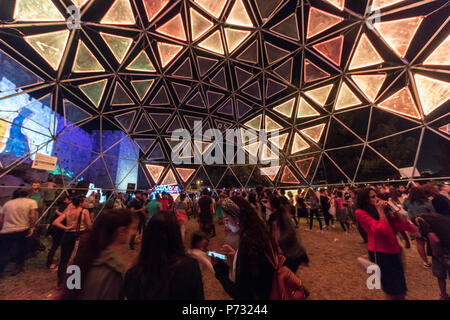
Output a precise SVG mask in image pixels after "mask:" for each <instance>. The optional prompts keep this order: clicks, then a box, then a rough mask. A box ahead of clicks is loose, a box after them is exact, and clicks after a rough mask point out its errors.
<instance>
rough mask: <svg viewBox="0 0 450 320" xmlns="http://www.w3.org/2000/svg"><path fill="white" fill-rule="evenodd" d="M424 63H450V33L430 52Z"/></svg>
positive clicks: (444, 64)
mask: <svg viewBox="0 0 450 320" xmlns="http://www.w3.org/2000/svg"><path fill="white" fill-rule="evenodd" d="M423 64H428V65H430V64H431V65H441V66H448V65H450V35H448V36H447V38H446V39H445V40H444V41H443V42H442V43H441V44H440V45H439V47H437V48H436V49H435V50H434V51H433V53H432V54H430V56H429V57H428V58H427V60H425V62H424V63H423Z"/></svg>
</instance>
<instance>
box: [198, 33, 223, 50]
mask: <svg viewBox="0 0 450 320" xmlns="http://www.w3.org/2000/svg"><path fill="white" fill-rule="evenodd" d="M198 46H199V47H200V48H203V49H206V50H209V51H212V52H215V53H218V54H224V53H225V51H224V50H223V46H222V39H221V37H220V31H219V30H217V31H216V32H214V33H213V34H212V35H210V36H209V37H208V38H206V39H205V40H203V41H202V42H200V43H199V44H198Z"/></svg>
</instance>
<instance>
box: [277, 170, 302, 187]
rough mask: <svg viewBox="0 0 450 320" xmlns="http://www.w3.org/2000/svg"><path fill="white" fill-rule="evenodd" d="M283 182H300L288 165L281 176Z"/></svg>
mask: <svg viewBox="0 0 450 320" xmlns="http://www.w3.org/2000/svg"><path fill="white" fill-rule="evenodd" d="M281 183H295V184H298V183H300V181H298V179H297V178H296V177H295V175H294V174H293V173H292V171H291V169H289V167H288V166H285V167H284V171H283V175H282V176H281Z"/></svg>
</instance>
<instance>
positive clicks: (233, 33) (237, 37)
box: [225, 28, 250, 53]
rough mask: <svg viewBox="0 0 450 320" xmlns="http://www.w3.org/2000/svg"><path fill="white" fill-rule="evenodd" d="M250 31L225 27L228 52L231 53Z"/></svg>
mask: <svg viewBox="0 0 450 320" xmlns="http://www.w3.org/2000/svg"><path fill="white" fill-rule="evenodd" d="M249 34H250V31H242V30H234V29H230V28H225V38H226V40H227V44H228V52H229V53H232V52H233V51H234V50H235V49H236V48H237V47H239V45H240V44H241V43H242V42H244V40H245V39H246V38H247V37H248V35H249Z"/></svg>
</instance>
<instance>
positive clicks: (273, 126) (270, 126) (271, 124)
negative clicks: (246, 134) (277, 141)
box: [266, 116, 283, 132]
mask: <svg viewBox="0 0 450 320" xmlns="http://www.w3.org/2000/svg"><path fill="white" fill-rule="evenodd" d="M280 129H283V127H282V126H281V125H279V124H278V123H276V122H275V120H273V119H272V118H269V117H268V116H266V131H269V132H270V131H274V130H280Z"/></svg>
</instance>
